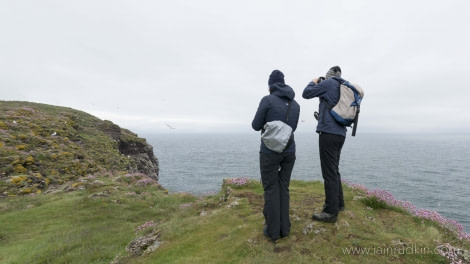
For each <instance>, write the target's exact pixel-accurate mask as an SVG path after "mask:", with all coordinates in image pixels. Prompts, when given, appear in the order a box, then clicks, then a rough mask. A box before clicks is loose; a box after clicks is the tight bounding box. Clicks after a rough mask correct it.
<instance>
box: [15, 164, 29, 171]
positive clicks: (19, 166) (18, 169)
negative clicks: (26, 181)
mask: <svg viewBox="0 0 470 264" xmlns="http://www.w3.org/2000/svg"><path fill="white" fill-rule="evenodd" d="M13 171H14V172H15V173H24V172H26V168H25V167H23V165H21V164H16V165H15V167H14V168H13Z"/></svg>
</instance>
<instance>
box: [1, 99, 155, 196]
mask: <svg viewBox="0 0 470 264" xmlns="http://www.w3.org/2000/svg"><path fill="white" fill-rule="evenodd" d="M105 171H108V172H115V171H119V172H131V173H133V172H142V173H145V174H147V175H149V176H150V177H152V178H153V179H155V180H158V172H159V167H158V159H157V158H156V157H155V156H154V153H153V148H152V146H150V145H149V144H147V143H146V140H145V139H143V138H139V137H138V136H137V135H136V134H135V133H132V132H131V131H129V130H127V129H123V128H120V127H119V126H117V125H116V124H113V123H112V122H111V121H107V120H104V121H103V120H100V119H98V118H96V117H94V116H92V115H90V114H87V113H85V112H82V111H78V110H74V109H71V108H66V107H59V106H52V105H46V104H38V103H30V102H18V101H0V197H1V196H11V195H17V194H28V193H36V192H42V191H44V190H46V189H47V187H48V186H49V185H57V184H63V183H65V182H67V181H71V180H75V179H77V178H78V177H81V176H86V175H93V174H95V173H98V172H105Z"/></svg>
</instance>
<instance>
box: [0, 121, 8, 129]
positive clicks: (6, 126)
mask: <svg viewBox="0 0 470 264" xmlns="http://www.w3.org/2000/svg"><path fill="white" fill-rule="evenodd" d="M0 129H8V125H7V124H5V122H3V121H0Z"/></svg>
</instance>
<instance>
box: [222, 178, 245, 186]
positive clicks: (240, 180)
mask: <svg viewBox="0 0 470 264" xmlns="http://www.w3.org/2000/svg"><path fill="white" fill-rule="evenodd" d="M250 182H251V180H250V179H248V178H247V177H241V178H230V179H225V180H224V183H225V184H227V185H234V186H237V187H241V186H247V185H249V184H250Z"/></svg>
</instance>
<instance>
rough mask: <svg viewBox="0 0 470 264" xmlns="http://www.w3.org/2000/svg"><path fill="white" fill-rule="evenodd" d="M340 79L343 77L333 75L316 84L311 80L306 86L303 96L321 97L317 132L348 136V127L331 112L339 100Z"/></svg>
mask: <svg viewBox="0 0 470 264" xmlns="http://www.w3.org/2000/svg"><path fill="white" fill-rule="evenodd" d="M339 80H342V79H341V78H339V77H332V78H329V79H327V80H324V81H322V82H320V83H319V84H317V85H315V83H314V82H310V83H309V84H308V85H307V87H305V89H304V92H303V93H302V97H303V98H305V99H310V98H314V97H318V98H319V99H320V105H319V107H318V112H319V117H318V125H317V133H320V132H322V133H329V134H335V135H340V136H343V137H346V127H345V126H342V125H340V124H339V123H338V122H336V121H335V120H334V119H333V116H331V114H330V113H329V111H330V108H331V107H333V106H334V105H335V104H336V103H338V101H339V96H340V91H339V90H340V89H339V87H340V81H339Z"/></svg>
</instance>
